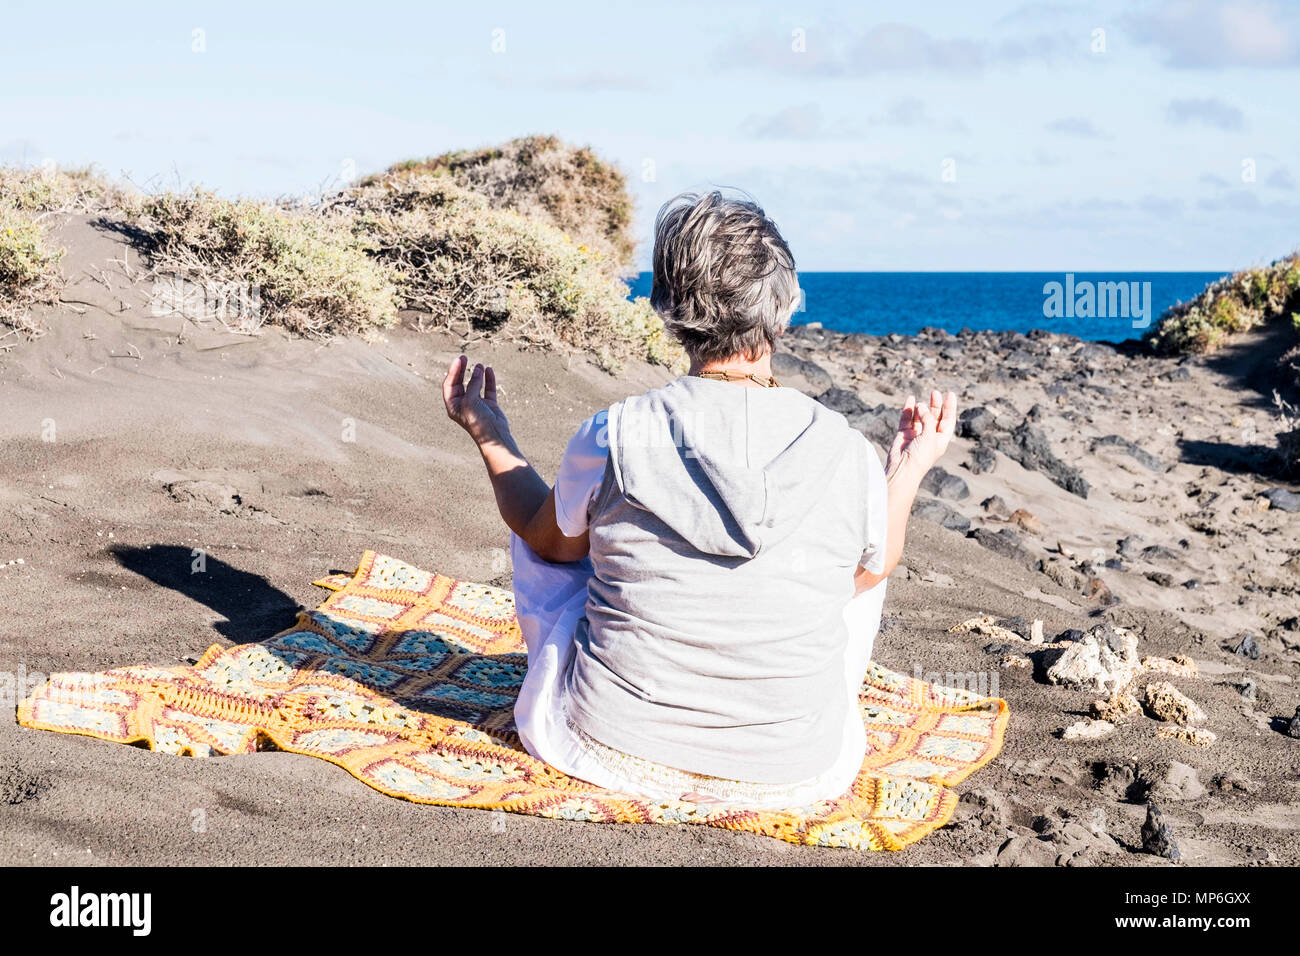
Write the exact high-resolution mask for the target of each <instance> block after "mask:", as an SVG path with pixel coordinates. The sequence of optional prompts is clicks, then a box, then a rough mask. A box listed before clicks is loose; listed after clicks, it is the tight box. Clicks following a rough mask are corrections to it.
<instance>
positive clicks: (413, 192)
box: [332, 173, 680, 369]
mask: <svg viewBox="0 0 1300 956" xmlns="http://www.w3.org/2000/svg"><path fill="white" fill-rule="evenodd" d="M332 214H333V215H334V216H336V217H340V218H342V219H344V220H350V221H351V223H352V225H353V228H355V229H356V230H357V232H358V234H359V235H360V236H362V237H364V242H365V244H366V246H367V247H368V248H370V249H371V251H372V254H373V255H375V256H376V257H378V258H379V259H380V260H381V261H383V262H384V263H386V264H387V265H389V266H391V267H392V268H393V270H394V271H395V273H396V275H397V276H398V286H399V289H400V291H401V295H402V297H403V299H404V301H405V304H406V305H407V306H408V307H410V308H413V309H418V310H420V311H422V312H425V313H428V315H429V316H430V317H431V322H430V323H429V324H431V325H435V326H447V327H451V326H453V325H454V324H456V323H463V324H464V325H466V326H467V327H468V328H470V329H478V330H482V331H485V332H487V333H499V334H505V335H509V336H510V337H512V338H514V339H515V340H517V341H522V342H524V343H526V344H534V345H543V346H552V345H556V344H559V343H563V344H565V345H567V346H570V347H574V348H579V349H586V350H589V351H591V352H593V353H595V355H596V357H597V359H598V361H599V362H600V364H601V365H602V366H603V367H605V368H607V369H614V368H617V367H619V365H620V364H621V362H622V361H624V360H626V359H629V358H633V359H640V360H643V361H649V362H656V363H659V364H665V365H671V364H676V363H678V362H679V359H680V351H679V350H678V349H677V347H676V346H675V345H674V344H672V343H671V342H669V341H668V340H667V339H666V337H665V334H664V328H663V323H662V322H660V320H659V318H658V316H656V315H655V314H654V312H653V311H652V310H651V309H650V306H649V303H648V301H647V300H645V299H638V300H636V301H635V302H629V301H628V300H627V286H626V285H625V284H624V283H623V282H621V281H620V280H619V279H618V278H617V277H615V276H612V275H610V274H609V272H607V271H606V270H605V269H603V268H602V267H601V264H600V262H599V261H598V258H597V256H596V253H595V252H594V250H591V249H589V248H586V247H584V246H582V245H579V244H577V243H575V242H574V241H573V240H572V239H571V238H570V237H569V236H567V235H566V234H565V233H564V232H562V231H561V230H560V229H558V228H557V227H555V226H554V225H552V224H550V223H549V222H546V221H543V220H540V219H534V218H530V217H528V216H526V215H523V214H521V213H519V212H517V211H515V210H513V209H501V208H496V207H495V206H494V205H493V204H492V202H491V200H489V199H488V198H487V197H486V196H484V195H482V194H481V193H478V192H474V191H471V190H469V189H466V188H464V187H462V186H460V185H458V184H457V183H456V182H455V181H454V180H453V179H452V177H450V176H447V175H437V174H428V173H399V174H393V175H388V176H385V177H382V178H379V179H372V180H370V181H368V183H367V184H365V185H362V186H359V187H357V188H355V189H353V190H349V191H348V193H347V195H346V197H342V198H341V199H340V201H339V202H337V203H335V204H334V206H333V209H332Z"/></svg>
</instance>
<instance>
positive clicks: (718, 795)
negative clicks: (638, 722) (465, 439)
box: [510, 533, 886, 810]
mask: <svg viewBox="0 0 1300 956" xmlns="http://www.w3.org/2000/svg"><path fill="white" fill-rule="evenodd" d="M510 556H511V559H512V561H513V562H514V592H515V612H516V614H517V615H518V617H519V629H520V630H521V631H522V632H523V637H524V642H525V643H526V644H527V645H528V673H527V675H526V676H525V677H524V683H523V686H522V687H521V688H520V690H519V700H518V701H517V702H516V703H515V725H516V727H517V728H518V730H519V738H520V741H521V742H522V743H523V745H524V749H526V750H527V751H528V752H529V753H530V754H532V755H533V756H534V757H537V758H538V759H539V760H544V761H545V762H546V763H548V764H550V765H551V766H552V767H555V768H556V769H557V770H560V771H563V772H564V773H566V774H568V775H569V776H571V777H576V778H578V779H579V780H585V781H587V782H588V783H593V784H595V785H597V786H599V787H604V788H606V789H608V790H615V791H618V792H620V793H629V794H635V795H638V796H641V797H646V798H649V799H652V800H662V801H670V800H680V799H682V797H683V796H684V795H685V794H687V793H695V794H701V795H703V796H705V797H711V798H713V799H714V800H717V801H719V802H722V803H728V804H736V805H741V806H745V807H748V808H753V809H765V810H766V809H780V808H783V807H799V806H806V805H807V804H810V803H816V802H818V801H821V800H833V799H835V798H836V797H838V796H840V795H841V794H843V793H844V792H845V791H847V790H848V789H849V787H850V785H851V784H852V783H853V781H854V779H856V777H857V775H858V771H859V770H860V769H861V767H862V760H863V758H864V757H865V756H866V749H867V737H866V732H865V731H864V730H863V727H862V716H861V714H860V713H859V711H858V688H859V687H861V685H862V679H863V677H864V676H865V675H866V670H867V664H868V662H869V661H870V660H871V650H872V645H873V644H874V642H875V638H876V633H877V631H879V630H880V614H881V608H882V606H883V605H884V601H885V584H886V582H884V581H882V582H881V583H880V584H879V585H877V586H876V587H874V588H872V589H871V590H870V591H864V592H863V593H862V594H859V595H858V596H856V597H855V598H853V599H852V600H850V601H849V602H848V604H847V605H846V606H845V608H844V620H845V623H846V624H847V625H848V630H849V641H848V645H847V647H846V648H845V654H844V693H845V695H846V696H847V698H848V702H849V707H848V708H847V710H846V716H845V721H844V730H843V739H842V742H841V744H840V751H839V757H838V758H837V759H836V760H835V762H834V763H833V764H832V765H831V767H830V768H829V769H828V770H827V771H825V772H824V773H821V774H818V775H817V776H816V777H813V778H810V779H808V780H803V781H800V782H798V783H793V784H762V783H752V782H745V781H735V780H726V779H724V778H722V777H710V776H707V775H704V774H697V773H690V772H688V771H684V770H678V769H676V768H673V767H666V766H664V765H662V764H658V763H654V762H653V761H649V760H645V759H643V758H640V757H635V756H632V755H630V754H625V753H623V752H622V751H619V750H615V749H613V748H611V747H607V746H605V745H604V744H602V743H600V742H599V741H597V740H595V739H593V738H592V737H590V736H589V735H587V734H585V733H583V732H582V731H581V730H579V729H578V728H577V727H575V726H573V724H571V723H570V722H569V720H568V715H567V713H566V711H565V697H566V685H567V678H568V673H569V670H570V668H572V666H573V659H574V644H573V635H574V632H575V630H576V628H577V624H578V621H579V620H580V619H581V618H582V616H583V614H584V613H585V609H586V604H587V581H588V580H589V579H590V578H591V575H592V567H591V562H590V560H588V559H585V558H584V559H583V560H582V561H575V562H573V563H572V564H552V563H551V562H549V561H544V560H542V559H541V558H539V557H538V556H537V555H536V553H535V552H534V551H533V550H532V548H530V547H528V545H527V544H525V543H524V541H523V540H522V539H521V538H520V537H519V536H518V535H515V534H513V533H512V534H511V535H510Z"/></svg>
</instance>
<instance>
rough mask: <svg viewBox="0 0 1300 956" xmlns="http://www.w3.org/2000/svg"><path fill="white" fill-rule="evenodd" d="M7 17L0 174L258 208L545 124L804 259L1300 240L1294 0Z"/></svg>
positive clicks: (1093, 252) (1098, 265)
mask: <svg viewBox="0 0 1300 956" xmlns="http://www.w3.org/2000/svg"><path fill="white" fill-rule="evenodd" d="M0 12H2V13H3V17H2V22H3V32H0V62H3V63H4V64H5V66H6V69H5V74H6V76H7V77H8V78H9V82H8V83H7V84H6V85H5V88H4V89H3V91H0V162H26V163H40V162H44V161H47V160H54V161H55V162H58V163H60V164H64V165H79V164H85V163H90V162H93V163H96V164H97V165H98V166H99V167H100V168H101V169H102V170H103V171H105V172H107V173H109V174H111V175H119V174H123V175H127V176H129V177H130V178H131V179H132V180H133V181H134V182H136V183H137V184H139V185H141V186H144V187H146V188H164V187H174V186H177V185H182V186H183V185H188V184H193V183H201V184H203V185H205V186H208V187H211V188H214V189H216V190H217V191H219V192H221V193H223V194H227V195H235V194H245V195H258V196H268V197H273V196H276V195H286V194H302V193H307V192H312V191H315V190H318V189H320V188H321V187H323V186H327V185H330V184H334V185H337V184H338V183H339V182H340V181H341V180H342V179H344V178H345V177H346V176H347V175H348V174H349V173H350V172H351V171H352V170H355V171H356V172H357V173H360V174H364V173H366V172H369V171H373V170H377V169H381V168H383V167H385V166H387V165H389V164H390V163H392V162H394V161H396V160H399V159H404V158H409V157H413V156H425V155H429V154H434V153H438V152H442V151H444V150H447V149H455V148H464V147H472V146H480V145H487V144H491V143H495V142H499V141H502V140H505V139H509V138H511V137H514V136H518V135H523V134H526V133H533V132H546V133H556V134H559V135H560V136H562V137H564V138H565V139H567V140H570V141H572V142H575V143H579V144H590V145H591V146H593V147H595V148H596V149H597V151H598V152H600V153H601V154H602V155H604V156H606V157H608V158H609V159H612V160H613V161H615V162H616V163H618V164H619V165H620V166H621V167H622V169H623V170H624V171H625V172H626V173H627V174H628V177H629V181H630V185H631V187H632V189H633V192H634V194H635V196H636V199H637V209H638V228H639V233H640V235H641V236H642V237H643V238H648V235H649V229H650V225H651V223H652V221H653V216H654V211H655V209H656V208H657V207H658V205H659V204H660V203H661V202H662V201H663V200H665V199H667V198H668V197H669V196H671V195H673V194H674V193H676V192H679V191H682V190H684V189H691V188H700V187H704V186H708V185H711V184H717V185H725V186H735V187H740V188H743V189H745V190H747V191H748V192H750V193H751V194H752V195H754V196H755V197H756V198H757V199H758V200H759V201H760V202H761V203H763V205H764V206H765V207H766V208H767V210H768V213H769V214H770V215H771V216H772V217H773V218H774V219H775V220H776V221H777V222H778V223H779V224H780V226H781V227H782V229H783V231H784V232H785V233H786V237H787V239H788V240H789V242H790V245H791V247H792V248H793V250H794V253H795V257H796V259H797V260H798V263H799V266H800V268H801V269H805V270H839V269H843V270H859V269H863V270H893V269H898V270H905V269H944V270H946V269H953V270H959V269H971V270H983V269H1010V270H1039V269H1041V270H1051V271H1063V270H1076V271H1083V270H1099V271H1100V270H1117V269H1189V270H1192V269H1205V270H1217V269H1227V268H1238V267H1243V266H1246V265H1250V264H1254V263H1260V262H1267V261H1270V260H1272V259H1274V258H1277V257H1278V256H1281V255H1283V254H1285V253H1288V252H1290V251H1292V250H1294V249H1296V248H1297V247H1300V121H1298V120H1297V116H1296V109H1297V103H1298V101H1300V3H1296V2H1287V3H1275V2H1264V0H1150V2H1132V0H1129V2H1114V3H1089V4H1072V3H1028V4H1025V3H1015V2H1009V3H998V2H973V0H972V2H964V3H962V2H953V3H949V2H937V3H926V4H910V5H909V4H901V3H896V2H895V3H888V4H885V3H840V4H835V3H824V4H803V3H795V4H792V3H725V2H708V0H695V2H691V3H680V4H675V3H667V4H659V5H651V4H619V3H611V2H604V3H572V2H561V0H556V2H552V3H546V4H542V3H536V2H533V3H520V4H509V3H507V4H501V3H494V4H486V3H480V4H467V3H463V2H459V3H455V4H444V3H391V2H381V0H374V2H369V3H347V4H343V3H336V2H332V0H322V2H320V3H314V4H305V3H304V4H288V3H267V2H263V3H243V2H224V3H219V4H218V3H211V4H209V3H192V4H187V3H180V2H172V3H131V4H126V5H119V4H105V3H103V2H101V0H95V2H93V3H91V2H80V0H65V2H62V3H59V4H57V5H53V4H50V3H48V2H33V0H3V2H2V3H0ZM195 31H202V32H201V34H196V32H195ZM494 31H501V32H494ZM1096 31H1102V33H1097V32H1096ZM196 38H201V40H202V43H201V44H200V43H198V42H196ZM494 45H495V47H496V49H494ZM196 46H202V47H203V49H201V50H197V49H196ZM1251 172H1253V181H1252V180H1251V179H1250V178H1249V174H1250V173H1251ZM641 254H642V257H643V258H644V256H645V255H646V250H645V249H644V248H643V250H642V253H641Z"/></svg>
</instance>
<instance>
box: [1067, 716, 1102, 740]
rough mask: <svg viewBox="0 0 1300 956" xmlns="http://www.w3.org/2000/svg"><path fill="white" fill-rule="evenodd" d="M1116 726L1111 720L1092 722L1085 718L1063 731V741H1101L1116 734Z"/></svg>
mask: <svg viewBox="0 0 1300 956" xmlns="http://www.w3.org/2000/svg"><path fill="white" fill-rule="evenodd" d="M1114 731H1115V725H1114V724H1112V723H1111V722H1110V721H1109V720H1092V719H1088V718H1085V719H1084V720H1078V721H1075V722H1074V723H1072V724H1071V725H1070V726H1069V727H1066V728H1065V729H1064V730H1062V731H1061V739H1062V740H1100V739H1101V738H1102V737H1106V736H1109V735H1110V734H1112V733H1114Z"/></svg>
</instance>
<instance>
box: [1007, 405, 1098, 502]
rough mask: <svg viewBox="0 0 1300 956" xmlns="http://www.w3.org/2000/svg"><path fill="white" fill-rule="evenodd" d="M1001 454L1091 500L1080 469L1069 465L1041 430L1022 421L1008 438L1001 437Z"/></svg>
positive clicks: (1074, 493) (1072, 492) (1086, 483)
mask: <svg viewBox="0 0 1300 956" xmlns="http://www.w3.org/2000/svg"><path fill="white" fill-rule="evenodd" d="M997 448H998V451H1000V452H1002V453H1003V454H1004V455H1006V456H1007V457H1008V458H1013V459H1015V460H1016V461H1018V462H1020V464H1021V465H1023V466H1024V467H1026V468H1028V469H1030V470H1032V471H1041V472H1042V473H1043V474H1045V475H1046V476H1047V477H1048V478H1050V479H1052V481H1054V482H1055V483H1056V484H1058V485H1060V486H1061V487H1062V488H1064V489H1065V490H1066V491H1068V492H1070V493H1071V494H1073V495H1078V496H1079V497H1080V498H1087V497H1088V490H1089V485H1088V482H1087V480H1086V479H1085V478H1084V477H1083V475H1081V474H1080V473H1079V469H1077V468H1074V467H1071V466H1070V465H1067V464H1066V463H1065V462H1063V461H1061V459H1059V458H1057V457H1056V455H1055V454H1053V452H1052V446H1051V444H1050V443H1049V442H1048V440H1047V435H1045V434H1044V433H1043V430H1042V429H1041V428H1035V427H1034V426H1033V425H1031V424H1030V423H1029V422H1027V421H1026V422H1022V423H1021V424H1020V425H1018V426H1017V427H1016V429H1015V430H1014V431H1012V432H1011V434H1010V435H1008V436H1001V437H999V438H998V443H997Z"/></svg>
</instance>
